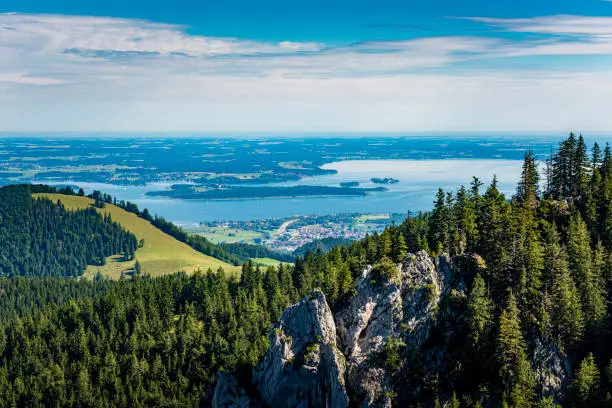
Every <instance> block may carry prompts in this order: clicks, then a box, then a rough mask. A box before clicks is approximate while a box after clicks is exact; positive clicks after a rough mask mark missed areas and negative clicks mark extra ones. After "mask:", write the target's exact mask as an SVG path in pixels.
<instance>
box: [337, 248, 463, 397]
mask: <svg viewBox="0 0 612 408" xmlns="http://www.w3.org/2000/svg"><path fill="white" fill-rule="evenodd" d="M450 280H451V269H450V264H449V261H448V259H447V258H446V257H445V256H443V257H440V258H437V259H436V261H435V263H434V261H433V260H432V258H430V257H429V256H428V255H427V253H426V252H425V251H420V252H418V253H417V254H416V255H409V256H407V258H406V261H405V262H404V263H403V264H402V265H400V266H398V270H397V274H391V275H389V274H386V275H382V274H381V273H380V272H379V271H378V270H376V268H371V267H368V268H366V269H365V270H364V272H363V275H362V277H361V278H360V279H359V280H358V281H357V282H356V286H355V292H356V293H355V296H353V297H352V298H350V299H349V300H348V301H347V303H346V304H345V305H344V306H342V307H340V310H338V312H337V313H336V315H335V319H336V326H337V328H338V341H339V346H340V348H341V350H342V351H343V353H344V354H345V355H346V357H347V386H348V388H349V389H350V391H351V394H352V396H353V399H354V400H355V403H356V404H357V405H360V406H380V407H390V406H391V399H390V395H391V394H392V391H393V389H392V383H391V381H392V375H393V373H390V372H388V368H387V367H386V364H385V361H384V345H385V343H386V342H387V341H390V340H392V339H393V340H400V341H402V342H404V343H405V344H406V345H408V346H410V347H414V348H415V349H419V348H420V347H421V346H422V345H423V343H424V342H425V341H426V340H427V338H428V337H429V331H430V329H431V327H432V326H433V324H434V323H435V320H436V313H437V309H438V304H439V302H440V298H441V296H442V295H443V294H446V293H448V291H449V288H450V286H449V283H450Z"/></svg>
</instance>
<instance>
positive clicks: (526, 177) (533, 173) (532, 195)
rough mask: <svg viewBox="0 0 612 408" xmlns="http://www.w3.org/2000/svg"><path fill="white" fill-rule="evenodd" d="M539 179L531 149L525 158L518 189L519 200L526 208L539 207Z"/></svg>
mask: <svg viewBox="0 0 612 408" xmlns="http://www.w3.org/2000/svg"><path fill="white" fill-rule="evenodd" d="M539 180H540V176H539V175H538V165H537V162H536V159H535V155H534V154H533V151H531V150H529V151H528V152H527V153H525V157H524V159H523V170H522V172H521V178H520V180H519V183H518V187H517V191H516V196H517V199H518V201H519V202H520V203H521V205H523V206H524V207H525V208H528V209H531V210H533V209H535V208H536V207H537V205H538V183H539Z"/></svg>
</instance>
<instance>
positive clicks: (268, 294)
mask: <svg viewBox="0 0 612 408" xmlns="http://www.w3.org/2000/svg"><path fill="white" fill-rule="evenodd" d="M598 150H599V147H598V146H594V147H593V149H592V151H591V157H590V158H589V159H586V160H584V158H585V157H586V154H585V153H584V152H585V148H584V140H583V139H582V138H581V137H576V136H575V135H570V137H569V138H568V139H566V140H564V141H563V142H562V143H561V144H560V146H559V148H558V150H556V151H555V152H553V156H552V157H551V158H550V160H548V161H546V162H545V163H543V166H542V167H543V168H540V166H541V165H539V164H538V162H537V160H536V158H535V157H534V155H533V154H532V153H531V152H527V153H526V154H525V159H524V164H523V170H522V173H521V177H520V180H519V183H518V188H517V191H516V193H515V194H514V195H513V196H512V197H511V198H507V197H505V196H504V194H502V193H501V192H500V191H499V189H498V186H497V180H495V179H494V180H493V181H492V182H491V184H490V185H488V186H487V187H486V188H484V187H483V183H482V182H480V181H479V180H478V179H474V180H473V182H472V183H471V185H470V186H468V187H461V188H459V189H458V190H457V191H456V192H444V191H442V190H440V191H439V192H438V194H437V195H436V197H435V201H434V208H433V210H432V211H431V212H428V213H419V214H411V215H410V216H409V217H408V219H406V221H405V222H403V223H402V224H400V225H393V226H391V227H389V228H387V229H386V230H385V231H383V232H382V233H380V234H373V235H371V236H368V237H366V238H365V239H363V240H361V241H358V242H355V243H352V244H350V245H346V246H337V247H334V248H333V249H331V250H330V251H329V252H327V253H323V252H322V251H317V252H307V253H306V254H305V255H304V256H303V257H299V258H297V259H296V262H295V265H294V266H288V265H281V266H280V267H278V268H268V269H266V270H261V269H259V268H255V267H253V266H252V265H249V264H247V265H245V266H244V267H243V271H242V274H241V276H240V277H239V278H227V277H226V276H225V274H224V272H223V271H222V270H219V271H217V272H215V273H213V272H212V271H209V272H208V273H206V274H195V275H193V276H186V275H184V274H177V275H172V276H166V277H161V278H155V279H151V278H138V277H137V278H135V279H133V280H124V281H120V282H117V283H114V284H112V285H110V286H109V288H108V289H106V290H104V291H103V292H104V293H102V295H100V294H99V293H97V294H87V293H86V292H87V291H90V292H91V293H93V292H92V291H91V289H84V293H85V294H84V295H83V296H81V297H80V300H77V301H70V302H69V303H67V304H60V305H58V304H56V302H50V303H49V304H48V305H47V306H41V308H40V309H37V307H38V306H36V307H32V308H29V309H28V310H29V312H28V313H26V314H25V315H22V316H23V317H13V318H9V319H7V320H6V321H4V322H3V323H1V324H0V361H2V362H3V363H2V364H0V395H6V396H7V398H6V399H4V401H0V405H1V404H3V403H4V404H5V405H6V406H15V405H17V406H24V405H25V406H101V407H103V406H149V405H156V406H185V405H187V406H195V405H196V404H198V403H201V404H204V403H206V398H207V396H210V393H211V389H212V386H213V385H214V381H215V374H216V372H217V371H218V370H219V369H223V370H226V371H229V372H234V373H236V374H237V376H238V377H239V378H242V379H243V381H244V383H249V375H250V369H251V368H252V367H253V366H254V365H255V364H257V362H258V361H259V360H260V359H261V357H262V356H263V353H264V352H265V350H266V348H267V346H268V344H267V341H268V340H267V335H268V332H269V330H270V328H271V325H272V323H273V322H274V321H276V320H277V319H278V318H279V316H280V314H281V313H282V310H284V308H286V307H287V306H288V305H289V304H292V303H293V302H295V301H296V300H297V299H299V298H300V297H302V296H305V295H307V294H308V293H310V291H311V290H312V289H313V288H320V289H322V290H323V291H324V292H325V294H326V297H327V299H328V301H329V302H330V304H331V307H332V309H334V308H336V307H337V306H338V305H340V304H341V303H342V302H344V301H345V300H346V299H347V298H348V297H350V296H353V295H354V290H355V282H356V281H357V279H359V278H360V277H361V274H362V271H363V268H364V267H365V266H366V265H373V266H374V268H375V270H376V271H379V273H380V275H381V278H385V277H392V275H393V274H395V273H397V269H396V264H397V263H398V262H401V261H403V260H404V259H405V258H406V254H407V253H408V252H415V251H418V250H421V249H424V250H426V251H428V252H429V253H430V254H431V255H438V254H441V253H448V254H450V255H451V256H452V257H453V259H454V262H453V271H452V274H453V275H452V277H451V279H452V281H453V282H454V283H455V284H458V283H459V282H461V283H462V285H463V286H464V288H463V289H462V290H454V291H451V293H450V295H449V296H448V298H447V299H445V300H444V302H443V303H442V304H441V305H439V308H438V310H437V315H436V324H435V326H434V327H433V328H432V331H431V335H430V338H429V340H428V342H427V343H426V344H425V345H424V346H423V348H422V349H421V350H413V349H411V348H410V347H409V346H408V345H405V344H403V343H402V342H401V341H399V340H397V341H390V342H388V344H385V348H384V354H385V355H384V356H382V357H384V361H385V362H386V364H387V369H388V370H389V371H390V372H391V375H392V380H393V383H394V384H395V387H396V390H395V391H396V392H395V394H394V395H395V398H394V404H396V405H397V406H412V407H438V406H451V407H499V406H504V407H542V408H543V407H554V406H557V404H562V405H563V406H566V407H600V406H612V349H610V347H609V344H610V341H611V340H612V335H611V333H612V319H611V316H612V255H611V251H612V242H611V239H610V235H609V229H608V227H607V225H608V224H609V223H610V216H611V214H610V202H611V198H612V168H611V165H610V149H609V147H608V146H606V147H605V148H604V150H603V152H601V151H600V152H597V151H598ZM579 157H581V158H582V159H578V158H579ZM577 162H578V163H580V165H579V166H578V165H577V164H576V163H577ZM88 284H89V285H93V284H95V283H94V282H92V283H88ZM32 286H33V287H35V285H32ZM460 286H461V285H457V287H460ZM24 291H27V289H24ZM28 293H29V294H28V295H27V296H30V297H33V298H36V297H37V296H38V294H37V292H36V291H35V290H32V291H31V292H28ZM41 296H43V295H41ZM44 303H45V301H44V300H42V301H36V302H32V304H35V305H44ZM538 348H544V349H545V350H549V351H551V352H554V353H557V354H558V355H560V356H562V357H563V358H564V359H567V362H568V364H569V367H571V374H572V378H570V379H568V381H567V383H566V386H565V387H564V388H563V389H561V390H560V391H559V393H560V394H559V395H551V394H550V393H548V392H547V391H546V389H545V387H544V385H545V384H544V383H543V380H542V378H541V377H540V374H541V373H539V372H538V369H537V367H536V366H535V363H534V361H535V353H536V350H538ZM436 353H437V354H439V355H441V356H442V357H441V359H442V361H443V362H444V364H433V365H432V364H431V361H430V360H429V359H428V358H427V356H432V355H436ZM50 362H51V364H50Z"/></svg>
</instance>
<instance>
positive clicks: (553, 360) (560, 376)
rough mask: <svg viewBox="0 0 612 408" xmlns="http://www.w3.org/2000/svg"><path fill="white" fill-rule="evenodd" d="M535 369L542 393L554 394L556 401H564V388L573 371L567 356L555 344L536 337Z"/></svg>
mask: <svg viewBox="0 0 612 408" xmlns="http://www.w3.org/2000/svg"><path fill="white" fill-rule="evenodd" d="M533 369H534V372H535V375H536V383H537V384H538V387H539V391H540V395H542V396H552V397H553V398H554V400H555V402H557V403H560V402H562V401H561V399H562V396H563V390H564V388H565V386H566V385H567V383H568V380H569V379H570V375H571V372H572V371H571V367H570V364H569V360H568V359H567V357H566V356H565V355H564V354H563V353H561V351H559V350H558V349H557V348H556V347H555V346H553V345H549V344H544V343H542V342H541V341H540V340H539V339H537V338H536V339H535V342H534V350H533Z"/></svg>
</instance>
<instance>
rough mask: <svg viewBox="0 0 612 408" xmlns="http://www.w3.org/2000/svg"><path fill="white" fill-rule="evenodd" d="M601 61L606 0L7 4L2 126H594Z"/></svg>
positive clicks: (604, 112)
mask: <svg viewBox="0 0 612 408" xmlns="http://www.w3.org/2000/svg"><path fill="white" fill-rule="evenodd" d="M439 10H443V12H441V11H439ZM611 54H612V2H608V1H603V0H588V1H584V2H576V1H565V0H564V1H556V2H555V1H550V0H546V1H542V2H538V4H533V3H532V2H526V1H519V2H513V3H512V4H491V3H490V2H486V1H482V0H477V1H476V0H470V1H468V2H463V3H462V4H461V5H458V4H452V3H451V2H447V1H440V0H436V1H432V2H424V1H418V2H413V3H412V4H409V5H408V4H405V3H403V4H402V2H396V1H383V2H378V3H377V4H376V5H373V4H369V3H368V2H363V1H357V2H348V1H337V2H334V3H333V4H332V5H330V4H327V3H326V2H323V1H322V0H316V1H311V2H307V3H306V2H301V3H293V4H285V3H282V2H279V1H269V2H266V3H263V4H260V3H258V4H251V3H249V2H246V1H239V2H234V3H232V4H226V3H221V2H219V3H218V4H217V3H212V2H205V3H195V2H192V1H187V0H178V1H175V2H172V3H156V4H149V3H145V2H144V1H140V0H139V1H135V2H130V4H124V2H119V1H109V2H104V4H82V3H81V2H77V1H75V0H62V1H57V2H54V3H53V4H52V5H51V4H49V3H48V2H45V1H42V0H5V1H4V2H3V4H2V6H0V131H5V132H28V131H31V132H64V131H68V132H107V131H112V132H205V133H206V132H208V133H214V132H277V133H282V132H319V133H320V132H365V133H372V132H380V133H386V132H399V133H419V132H451V131H452V132H469V131H496V132H520V131H525V130H526V129H529V130H530V131H539V132H550V133H553V132H555V133H557V132H561V133H566V132H567V131H569V130H570V129H584V131H585V132H587V131H600V132H603V131H610V130H612V117H611V115H609V112H608V108H607V106H608V104H609V96H610V90H612V64H611V62H612V58H611Z"/></svg>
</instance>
